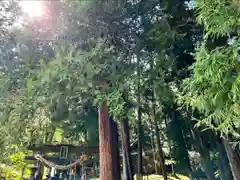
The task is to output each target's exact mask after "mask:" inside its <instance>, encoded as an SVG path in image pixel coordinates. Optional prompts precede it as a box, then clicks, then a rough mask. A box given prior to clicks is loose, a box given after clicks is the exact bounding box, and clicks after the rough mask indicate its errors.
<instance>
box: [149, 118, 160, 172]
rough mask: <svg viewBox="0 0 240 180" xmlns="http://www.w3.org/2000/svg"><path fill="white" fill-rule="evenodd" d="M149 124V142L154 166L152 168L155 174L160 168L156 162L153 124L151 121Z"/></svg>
mask: <svg viewBox="0 0 240 180" xmlns="http://www.w3.org/2000/svg"><path fill="white" fill-rule="evenodd" d="M150 124H151V131H152V132H151V139H152V140H151V144H152V153H153V166H154V169H155V173H156V174H160V168H159V166H158V164H157V158H156V146H155V138H154V136H155V133H154V130H153V129H154V128H153V127H154V126H153V122H151V123H150Z"/></svg>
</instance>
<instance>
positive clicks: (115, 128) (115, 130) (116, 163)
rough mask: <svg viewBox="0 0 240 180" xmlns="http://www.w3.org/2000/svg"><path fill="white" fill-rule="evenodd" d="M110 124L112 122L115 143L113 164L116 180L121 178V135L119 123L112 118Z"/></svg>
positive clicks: (113, 144)
mask: <svg viewBox="0 0 240 180" xmlns="http://www.w3.org/2000/svg"><path fill="white" fill-rule="evenodd" d="M110 122H111V131H112V139H113V143H112V154H113V162H112V163H113V164H114V170H113V173H114V179H116V178H115V177H119V179H120V176H121V173H120V154H119V134H118V126H117V123H116V122H115V121H113V119H112V118H110Z"/></svg>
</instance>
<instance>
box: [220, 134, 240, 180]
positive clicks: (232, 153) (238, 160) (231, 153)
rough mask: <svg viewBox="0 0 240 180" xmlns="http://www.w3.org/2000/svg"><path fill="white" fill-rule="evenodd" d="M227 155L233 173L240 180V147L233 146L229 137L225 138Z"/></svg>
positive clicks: (235, 178) (236, 179) (235, 179)
mask: <svg viewBox="0 0 240 180" xmlns="http://www.w3.org/2000/svg"><path fill="white" fill-rule="evenodd" d="M223 141H224V146H225V148H226V152H227V156H228V159H229V162H230V166H231V169H232V173H233V178H234V180H240V169H239V168H240V151H239V149H238V148H233V147H232V145H231V144H230V143H229V142H228V140H227V139H224V140H223Z"/></svg>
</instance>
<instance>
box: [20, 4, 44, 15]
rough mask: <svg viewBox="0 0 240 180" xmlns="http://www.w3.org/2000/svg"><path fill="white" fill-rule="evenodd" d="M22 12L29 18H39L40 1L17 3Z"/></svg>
mask: <svg viewBox="0 0 240 180" xmlns="http://www.w3.org/2000/svg"><path fill="white" fill-rule="evenodd" d="M19 5H20V7H21V8H22V11H23V12H24V13H26V14H28V15H29V16H30V17H31V18H33V17H40V16H42V14H43V6H42V3H41V1H40V0H31V1H30V0H22V1H20V2H19Z"/></svg>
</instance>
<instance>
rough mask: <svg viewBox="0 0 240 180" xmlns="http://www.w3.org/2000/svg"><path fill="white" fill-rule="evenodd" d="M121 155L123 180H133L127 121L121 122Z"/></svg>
mask: <svg viewBox="0 0 240 180" xmlns="http://www.w3.org/2000/svg"><path fill="white" fill-rule="evenodd" d="M121 135H122V153H123V180H133V171H132V169H133V168H132V159H131V149H130V140H129V125H128V119H127V118H124V119H123V121H122V122H121Z"/></svg>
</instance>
